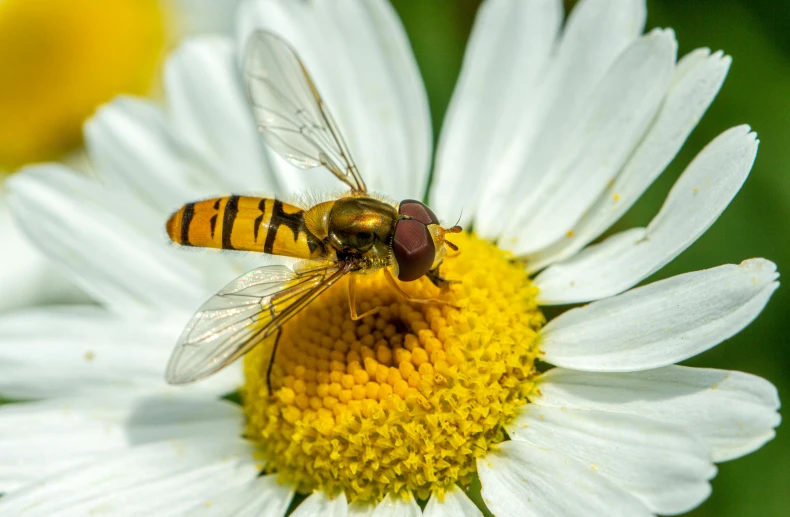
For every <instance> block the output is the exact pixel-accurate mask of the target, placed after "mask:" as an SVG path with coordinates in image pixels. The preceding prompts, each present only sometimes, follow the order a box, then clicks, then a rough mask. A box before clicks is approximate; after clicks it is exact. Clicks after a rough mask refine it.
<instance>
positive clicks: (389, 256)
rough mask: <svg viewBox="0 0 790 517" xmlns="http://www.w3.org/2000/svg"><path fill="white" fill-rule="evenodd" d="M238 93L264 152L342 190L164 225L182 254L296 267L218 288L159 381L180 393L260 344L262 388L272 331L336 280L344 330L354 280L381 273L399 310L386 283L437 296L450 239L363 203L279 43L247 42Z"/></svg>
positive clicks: (340, 146) (211, 205)
mask: <svg viewBox="0 0 790 517" xmlns="http://www.w3.org/2000/svg"><path fill="white" fill-rule="evenodd" d="M245 81H246V87H247V94H248V97H249V99H250V102H251V104H252V106H253V110H254V114H255V118H256V122H257V124H258V129H259V132H260V133H261V134H262V136H263V139H264V141H265V142H266V143H267V144H268V145H269V146H271V148H272V149H273V150H274V151H275V152H277V153H278V154H280V155H281V156H283V157H284V158H285V159H286V160H288V161H289V162H290V163H292V164H294V165H296V166H297V167H299V168H302V169H309V168H314V167H319V166H323V167H324V168H326V169H327V170H329V171H330V172H331V173H332V174H334V175H335V176H336V177H337V178H338V179H340V180H341V181H343V182H344V183H345V184H346V185H348V187H350V190H349V191H347V192H346V193H345V194H343V195H341V196H340V197H338V198H336V199H333V200H330V201H326V202H322V203H319V204H317V205H315V206H313V207H310V208H306V209H303V208H300V207H297V206H294V205H291V204H288V203H284V202H282V201H280V200H277V199H268V198H258V197H251V196H225V197H218V198H214V199H207V200H203V201H198V202H194V203H188V204H186V205H184V206H183V207H181V208H180V209H179V210H178V211H177V212H176V213H174V214H173V215H172V216H171V217H170V219H169V220H168V221H167V224H166V228H167V233H168V236H169V237H170V239H171V240H172V241H174V242H176V243H177V244H180V245H182V246H198V247H205V248H220V249H231V250H243V251H252V252H262V253H268V254H274V255H283V256H288V257H295V258H299V259H305V263H306V264H307V265H305V266H302V267H299V268H296V269H294V270H291V269H288V268H286V267H283V266H265V267H261V268H258V269H255V270H253V271H250V272H248V273H246V274H244V275H242V276H241V277H239V278H237V279H236V280H234V281H232V282H231V283H230V284H228V285H227V286H225V287H224V288H223V289H222V290H221V291H219V292H218V293H217V294H216V295H214V296H213V297H211V298H210V299H209V300H208V301H207V302H206V303H204V304H203V306H201V307H200V309H199V310H198V311H197V313H195V315H194V316H193V317H192V319H191V320H190V321H189V323H188V324H187V326H186V328H185V329H184V331H183V332H182V334H181V336H180V338H179V339H178V342H177V344H176V347H175V349H174V350H173V354H172V356H171V357H170V361H169V363H168V365H167V370H166V374H165V377H166V380H167V382H169V383H170V384H184V383H189V382H193V381H196V380H199V379H202V378H204V377H206V376H208V375H211V374H213V373H215V372H217V371H219V370H221V369H222V368H224V367H225V366H227V365H229V364H230V363H232V362H233V361H235V360H236V359H238V358H239V357H241V356H242V355H244V354H245V353H247V352H248V351H249V350H251V349H252V348H253V347H255V346H257V345H260V344H261V343H267V344H268V345H269V346H270V347H271V354H270V355H269V363H268V371H267V385H268V387H269V393H271V385H270V384H269V375H270V373H271V368H272V364H273V362H274V355H275V352H276V346H277V341H278V337H279V334H280V329H281V328H282V326H283V325H284V324H285V323H286V322H287V321H288V320H289V319H291V318H292V317H293V316H294V315H296V314H297V313H299V311H301V310H302V309H304V308H305V307H307V306H308V304H310V302H312V301H313V300H315V299H316V298H317V297H318V296H320V295H321V293H323V292H324V291H326V290H327V289H328V288H329V287H331V286H332V285H333V284H335V283H337V282H338V281H339V280H340V279H341V278H343V277H345V276H348V277H349V280H348V302H349V307H350V311H351V317H352V318H353V319H355V320H356V319H360V318H363V317H365V316H368V315H372V314H374V313H376V312H378V310H379V309H380V308H373V309H371V310H369V311H367V312H365V313H364V314H358V313H357V309H356V304H355V289H356V278H357V275H359V274H366V273H372V272H376V271H382V272H383V273H384V275H385V277H386V278H387V280H388V281H389V284H390V285H391V286H392V288H393V289H394V290H395V292H396V293H398V294H399V295H400V296H402V297H403V298H404V299H406V300H408V301H410V302H415V303H433V302H436V303H446V302H442V301H441V300H436V299H414V298H412V297H410V296H409V295H408V294H407V293H406V292H405V291H403V290H402V289H401V288H400V286H399V285H398V283H397V282H396V280H395V279H396V278H397V279H398V280H400V281H404V282H409V281H413V280H417V279H418V278H421V277H423V276H426V277H427V278H429V279H430V280H431V281H432V282H433V283H434V284H435V285H437V286H439V287H443V286H446V285H447V284H448V283H449V282H448V281H447V280H445V279H444V278H442V277H441V276H440V275H439V265H440V264H441V263H442V260H443V258H444V257H445V255H446V253H447V250H448V249H451V250H457V247H456V246H455V245H454V244H452V243H451V242H449V241H447V240H446V239H445V236H446V235H447V234H448V233H458V232H460V231H461V228H460V227H458V226H453V227H451V228H448V229H445V228H443V227H442V226H441V225H440V224H439V221H438V220H437V218H436V216H435V215H434V213H433V212H432V211H431V210H430V208H428V207H427V206H425V205H424V204H423V203H421V202H419V201H414V200H405V201H402V202H400V203H398V204H394V205H393V204H392V203H388V202H385V201H382V200H380V199H378V198H376V197H373V196H371V195H370V194H369V193H368V191H367V188H366V186H365V182H364V181H363V179H362V176H361V175H360V173H359V171H358V169H357V167H356V165H355V164H354V161H353V159H352V157H351V153H350V151H349V148H348V146H347V145H346V143H345V141H344V140H343V138H342V136H341V135H340V133H339V132H338V129H337V125H336V124H335V122H334V120H333V118H332V116H331V114H330V113H329V110H328V109H327V107H326V105H325V104H324V101H323V100H322V98H321V96H320V95H319V93H318V90H317V89H316V87H315V85H314V83H313V81H312V79H311V77H310V75H309V73H308V72H307V70H306V69H305V67H304V65H303V64H302V61H301V60H300V59H299V57H298V55H297V54H296V52H295V51H294V50H293V49H292V48H291V47H290V45H288V44H287V43H285V42H284V41H283V40H282V39H280V38H279V37H278V36H275V35H274V34H271V33H268V32H257V33H255V34H254V35H253V36H252V38H251V39H250V43H249V47H248V52H247V56H246V62H245Z"/></svg>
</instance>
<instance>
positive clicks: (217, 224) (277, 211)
mask: <svg viewBox="0 0 790 517" xmlns="http://www.w3.org/2000/svg"><path fill="white" fill-rule="evenodd" d="M167 234H168V235H169V236H170V239H171V240H173V242H176V243H178V244H181V245H183V246H198V247H202V248H215V249H226V250H241V251H258V252H263V253H270V254H272V255H284V256H288V257H296V258H303V259H320V258H325V257H326V255H327V252H328V250H327V247H326V245H325V244H324V243H323V242H321V239H319V238H318V237H316V236H315V235H313V234H312V233H311V232H310V231H309V230H308V229H307V227H306V226H305V220H304V210H302V209H301V208H299V207H296V206H293V205H289V204H287V203H283V202H282V201H279V200H277V199H266V198H259V197H251V196H225V197H220V198H213V199H206V200H205V201H198V202H195V203H187V204H186V205H184V206H183V207H181V209H180V210H178V211H177V212H176V213H175V214H173V215H172V216H171V217H170V219H169V220H168V221H167Z"/></svg>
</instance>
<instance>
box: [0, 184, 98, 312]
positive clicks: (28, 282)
mask: <svg viewBox="0 0 790 517" xmlns="http://www.w3.org/2000/svg"><path fill="white" fill-rule="evenodd" d="M0 241H1V242H2V243H3V249H4V250H6V251H4V252H3V253H0V289H2V293H3V296H2V297H0V312H2V311H6V310H9V309H17V308H20V307H25V306H30V305H43V304H51V303H72V302H76V301H84V302H87V300H88V299H87V296H86V295H85V294H84V293H82V291H80V290H79V289H78V288H77V286H75V285H74V283H73V282H71V281H69V279H68V278H66V276H65V275H64V274H62V273H61V272H60V271H58V270H56V269H55V267H54V264H52V263H50V262H49V261H48V260H47V258H46V257H45V256H44V255H43V254H42V253H41V252H40V251H39V250H37V249H36V248H35V247H33V245H32V244H31V243H30V242H29V241H28V240H27V239H26V238H25V236H24V235H23V234H22V231H21V230H20V228H19V227H18V225H17V223H16V221H14V219H13V218H12V217H11V209H10V207H9V205H8V198H7V195H6V192H5V189H4V188H3V186H2V185H0Z"/></svg>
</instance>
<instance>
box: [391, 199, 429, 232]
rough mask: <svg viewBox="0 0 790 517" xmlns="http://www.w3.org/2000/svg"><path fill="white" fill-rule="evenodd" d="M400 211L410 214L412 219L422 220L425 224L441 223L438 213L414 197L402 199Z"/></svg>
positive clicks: (403, 213)
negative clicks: (437, 216)
mask: <svg viewBox="0 0 790 517" xmlns="http://www.w3.org/2000/svg"><path fill="white" fill-rule="evenodd" d="M398 213H399V214H401V215H408V216H409V217H411V218H412V219H416V220H417V221H420V222H421V223H422V224H424V225H425V226H428V225H429V224H439V219H437V218H436V214H434V213H433V211H432V210H431V209H430V208H428V207H427V206H425V205H424V204H423V203H420V202H419V201H415V200H414V199H406V200H404V201H401V203H400V206H399V207H398Z"/></svg>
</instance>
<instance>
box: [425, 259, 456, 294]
mask: <svg viewBox="0 0 790 517" xmlns="http://www.w3.org/2000/svg"><path fill="white" fill-rule="evenodd" d="M439 266H441V264H439ZM439 266H436V267H435V268H433V269H431V270H430V271H428V272H427V273H425V276H427V277H428V280H430V281H431V283H432V284H433V285H435V286H436V287H438V288H439V289H447V288H448V287H450V286H451V285H453V284H460V283H461V281H460V280H448V279H446V278H444V277H443V276H442V275H441V274H440V273H439Z"/></svg>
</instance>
